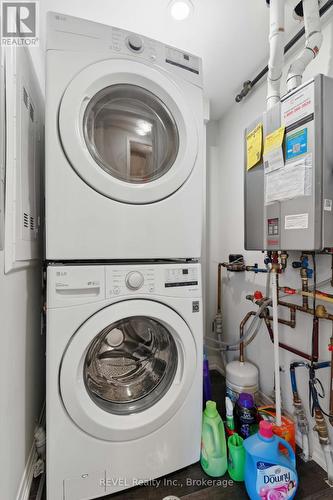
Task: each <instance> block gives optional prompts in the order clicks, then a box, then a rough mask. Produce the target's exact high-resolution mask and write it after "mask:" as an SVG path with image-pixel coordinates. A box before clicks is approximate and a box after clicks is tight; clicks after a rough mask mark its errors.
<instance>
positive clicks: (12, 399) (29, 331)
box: [0, 49, 45, 500]
mask: <svg viewBox="0 0 333 500" xmlns="http://www.w3.org/2000/svg"><path fill="white" fill-rule="evenodd" d="M17 50H21V49H17ZM32 50H33V51H35V52H34V56H37V57H35V59H36V60H37V61H40V60H41V58H40V54H39V53H38V52H39V50H38V49H32ZM7 112H8V109H7ZM8 168H13V165H7V169H8ZM41 311H42V269H41V263H40V262H39V263H32V264H30V265H29V266H28V267H26V268H24V269H20V270H16V271H13V272H11V273H9V274H6V275H5V274H4V252H3V251H1V252H0V318H1V330H0V331H1V362H0V397H1V408H0V443H1V445H0V498H1V499H3V500H14V499H16V498H17V495H18V492H19V491H20V486H21V483H22V480H24V474H25V469H26V466H27V462H28V458H29V454H30V451H31V449H32V445H33V441H34V430H35V426H36V424H37V423H38V420H39V416H40V413H41V410H42V407H43V402H44V392H45V345H44V344H45V339H44V337H42V336H41V327H40V320H41Z"/></svg>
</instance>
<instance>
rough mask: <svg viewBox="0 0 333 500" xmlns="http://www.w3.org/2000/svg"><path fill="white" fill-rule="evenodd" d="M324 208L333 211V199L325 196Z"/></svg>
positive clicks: (326, 210)
mask: <svg viewBox="0 0 333 500" xmlns="http://www.w3.org/2000/svg"><path fill="white" fill-rule="evenodd" d="M324 210H325V212H332V200H328V199H327V198H325V200H324Z"/></svg>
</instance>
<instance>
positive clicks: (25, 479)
mask: <svg viewBox="0 0 333 500" xmlns="http://www.w3.org/2000/svg"><path fill="white" fill-rule="evenodd" d="M40 425H45V403H44V404H43V407H42V411H41V413H40V417H39V421H38V425H37V427H38V426H40ZM37 459H38V455H37V452H36V447H35V440H33V442H32V446H31V450H30V453H29V456H28V460H27V463H26V465H25V468H24V472H23V476H22V479H21V483H20V486H19V489H18V493H17V495H16V500H29V496H30V490H31V485H32V481H33V478H34V465H35V463H36V461H37Z"/></svg>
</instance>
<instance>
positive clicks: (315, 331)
mask: <svg viewBox="0 0 333 500" xmlns="http://www.w3.org/2000/svg"><path fill="white" fill-rule="evenodd" d="M311 344H312V361H313V362H315V363H316V362H317V361H318V359H319V320H318V318H317V316H314V317H313V327H312V341H311Z"/></svg>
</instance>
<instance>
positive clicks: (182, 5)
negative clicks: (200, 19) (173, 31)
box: [169, 0, 193, 21]
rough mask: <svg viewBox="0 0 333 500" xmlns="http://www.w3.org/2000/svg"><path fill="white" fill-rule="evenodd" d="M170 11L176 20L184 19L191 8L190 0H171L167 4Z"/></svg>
mask: <svg viewBox="0 0 333 500" xmlns="http://www.w3.org/2000/svg"><path fill="white" fill-rule="evenodd" d="M169 8H170V13H171V15H172V17H173V18H174V19H176V21H184V19H187V18H188V17H189V15H190V14H191V12H192V10H193V4H192V2H191V1H190V0H173V1H172V2H170V4H169Z"/></svg>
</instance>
